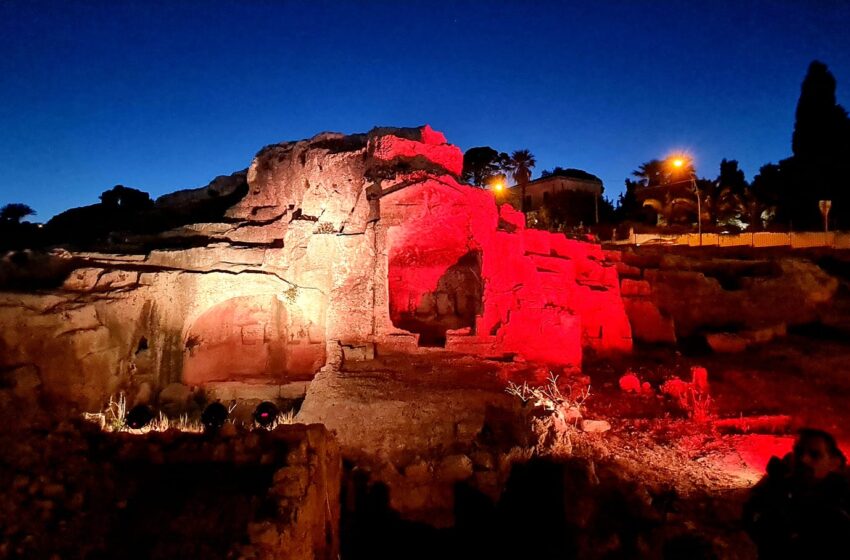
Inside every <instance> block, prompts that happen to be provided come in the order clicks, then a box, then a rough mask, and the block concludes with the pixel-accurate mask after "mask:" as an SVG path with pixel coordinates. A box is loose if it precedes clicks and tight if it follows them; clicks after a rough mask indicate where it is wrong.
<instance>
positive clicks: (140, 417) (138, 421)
mask: <svg viewBox="0 0 850 560" xmlns="http://www.w3.org/2000/svg"><path fill="white" fill-rule="evenodd" d="M151 420H153V410H151V409H150V407H149V406H145V405H143V404H137V405H136V406H134V407H133V408H131V409H130V412H128V413H127V417H126V418H125V419H124V422H125V423H126V424H127V427H128V428H130V429H131V430H141V429H142V428H144V427H145V426H147V425H148V424H150V423H151Z"/></svg>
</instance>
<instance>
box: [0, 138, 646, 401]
mask: <svg viewBox="0 0 850 560" xmlns="http://www.w3.org/2000/svg"><path fill="white" fill-rule="evenodd" d="M462 165H463V157H462V153H461V151H460V150H459V149H458V148H457V147H455V146H452V145H450V144H448V143H446V140H445V137H444V136H443V135H442V134H440V133H439V132H435V131H433V130H432V129H431V128H430V127H427V126H426V127H422V128H416V129H376V130H373V131H372V132H370V133H368V134H361V135H351V136H344V135H340V134H332V133H325V134H321V135H318V136H316V137H314V138H312V139H310V140H304V141H299V142H289V143H283V144H277V145H273V146H268V147H266V148H264V149H262V150H261V151H260V152H259V153H258V154H257V155H256V157H255V158H254V160H253V162H252V163H251V166H250V167H249V168H248V170H247V172H240V173H238V174H236V175H234V178H233V181H231V182H234V184H236V183H239V181H243V180H245V179H244V178H245V177H247V192H246V194H245V195H244V196H242V198H241V199H239V200H238V201H237V202H236V203H235V204H232V205H231V206H230V207H229V208H227V209H226V210H224V211H223V214H221V215H220V218H218V219H219V221H218V222H215V221H208V222H205V223H199V224H190V225H184V226H180V227H177V228H176V229H172V230H169V231H165V232H162V233H160V234H159V235H157V236H155V237H152V236H150V235H148V234H146V236H145V237H143V238H140V241H139V247H140V250H139V251H137V252H136V253H135V254H130V253H132V251H128V250H127V249H126V248H123V253H122V254H120V255H119V254H106V253H86V254H77V255H72V256H73V257H74V259H72V260H69V261H67V262H69V263H70V264H69V265H68V266H69V267H71V268H74V267H76V270H74V271H73V272H72V273H71V275H70V276H69V277H68V278H67V279H66V281H65V283H64V285H63V286H62V287H61V288H58V289H55V290H52V291H51V292H49V293H42V294H26V295H21V294H11V293H5V294H4V293H0V350H3V352H0V356H2V357H0V362H2V363H0V366H2V367H6V368H10V367H11V368H14V369H15V371H20V372H23V373H21V376H23V377H26V378H27V380H26V381H25V382H23V383H24V384H29V385H35V386H37V385H38V384H39V383H41V385H42V386H43V387H44V388H45V389H46V390H49V391H55V392H57V393H61V394H63V395H71V396H80V395H82V397H81V398H79V399H78V400H81V401H83V402H88V403H91V402H99V401H101V400H102V399H103V398H104V396H105V395H108V394H111V393H114V392H115V391H116V390H120V389H125V390H127V391H128V392H129V393H130V394H131V400H132V394H134V393H137V394H138V395H140V396H139V399H142V397H141V395H143V394H145V395H146V394H147V393H145V391H143V390H142V389H138V387H141V386H144V385H146V386H148V387H149V388H150V387H152V388H154V389H156V388H160V387H164V386H165V385H168V384H170V383H175V382H178V383H184V384H186V385H198V386H206V385H209V384H216V383H233V382H239V383H249V384H257V383H266V384H280V385H285V384H286V383H289V382H292V381H296V380H302V379H305V378H310V377H311V376H312V375H313V374H314V373H315V372H316V371H317V370H318V369H319V368H321V367H322V366H323V365H325V364H328V365H329V366H330V367H334V366H335V365H336V364H338V363H339V361H340V360H341V359H343V356H347V357H348V358H349V359H353V358H355V357H359V358H364V357H368V356H370V355H372V354H373V353H374V348H375V347H377V348H378V350H379V351H402V352H412V353H421V352H431V351H433V350H432V349H431V348H429V347H435V346H436V347H443V348H445V349H446V350H450V351H454V352H460V353H467V354H473V355H480V356H499V357H504V356H506V355H516V356H518V357H520V358H523V359H525V360H530V361H539V362H542V363H547V364H556V365H561V366H572V367H579V366H580V364H581V357H582V352H583V350H584V349H588V348H590V349H593V350H595V351H599V352H607V351H626V350H629V349H630V348H631V331H630V327H629V322H628V320H627V317H626V310H625V308H624V307H623V303H622V299H621V296H620V286H619V282H618V277H617V271H616V268H615V267H614V263H612V262H609V261H608V260H607V259H606V257H605V255H604V254H603V252H602V251H601V249H600V247H599V246H598V245H595V244H592V243H584V242H579V241H575V240H570V239H567V238H566V237H564V236H563V235H557V234H550V233H547V232H543V231H537V230H526V229H525V227H524V217H523V216H522V215H521V214H519V213H517V212H515V211H513V210H511V209H510V208H509V207H507V206H504V207H502V208H501V209H498V208H497V207H496V204H495V202H494V200H493V198H492V196H491V195H490V193H489V192H487V191H483V190H480V189H475V188H472V187H469V186H466V185H461V184H459V183H458V181H457V176H458V175H459V174H460V172H461V169H462ZM225 179H227V178H219V179H216V182H215V183H216V184H218V183H222V181H224V182H226V180H225ZM242 184H243V185H244V183H242ZM213 191H215V192H218V191H216V190H215V189H214V188H212V186H211V187H206V188H203V189H197V190H195V191H186V192H180V193H175V194H172V195H168V196H166V197H163V198H162V199H161V200H160V201H157V208H161V209H164V210H168V211H170V212H171V213H172V215H174V214H179V215H191V209H192V207H193V206H192V205H193V204H198V203H200V201H203V200H206V199H208V198H209V197H211V196H214V195H215V193H214V192H213ZM234 192H236V191H234ZM228 196H230V195H228ZM205 216H206V219H207V220H210V216H209V214H205ZM122 237H124V238H125V239H130V242H132V239H131V236H127V235H122ZM198 239H203V240H205V242H204V243H203V244H201V245H202V246H195V247H193V248H190V249H186V248H184V247H185V246H186V243H185V240H191V244H192V245H198ZM150 246H154V247H156V248H155V249H154V250H150V249H149V247H150ZM143 247H144V249H142V248H143ZM33 371H35V372H37V374H36V377H38V379H29V378H30V377H33V376H32V375H31V374H32V372H33ZM23 377H22V379H23ZM149 392H150V391H149V390H148V393H149ZM275 394H277V393H275ZM145 398H147V397H145ZM153 398H155V393H154V397H153ZM142 400H144V399H142Z"/></svg>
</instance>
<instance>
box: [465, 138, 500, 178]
mask: <svg viewBox="0 0 850 560" xmlns="http://www.w3.org/2000/svg"><path fill="white" fill-rule="evenodd" d="M507 159H508V155H507V154H506V153H499V152H497V151H496V150H494V149H493V148H491V147H489V146H481V147H478V148H470V149H468V150H466V152H465V153H464V154H463V172H462V173H461V179H463V180H464V181H466V182H467V183H470V184H472V185H475V186H476V187H483V186H484V185H485V183H486V182H487V179H488V178H490V177H492V176H493V175H496V174H498V173H499V172H501V171H502V170H503V167H504V163H505V161H507Z"/></svg>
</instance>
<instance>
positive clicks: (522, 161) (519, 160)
mask: <svg viewBox="0 0 850 560" xmlns="http://www.w3.org/2000/svg"><path fill="white" fill-rule="evenodd" d="M535 165H537V161H536V160H535V159H534V156H533V155H532V153H531V152H530V151H528V150H516V151H514V152H513V153H512V154H511V155H510V158H509V159H508V161H507V163H506V166H505V167H506V170H507V171H508V172H509V173H510V174H511V176H512V177H513V179H514V181H516V184H517V185H518V186H519V188H520V195H521V196H522V199H521V201H520V210H521V211H522V212H525V186H526V184H527V183H528V182H529V181H530V180H531V170H532V168H533V167H534V166H535Z"/></svg>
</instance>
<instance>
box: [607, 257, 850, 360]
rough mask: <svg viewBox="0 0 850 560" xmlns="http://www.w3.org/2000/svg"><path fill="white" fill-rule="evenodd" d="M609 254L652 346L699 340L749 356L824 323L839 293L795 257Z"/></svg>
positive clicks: (632, 314) (637, 324)
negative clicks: (750, 349) (747, 351)
mask: <svg viewBox="0 0 850 560" xmlns="http://www.w3.org/2000/svg"><path fill="white" fill-rule="evenodd" d="M606 254H607V256H608V259H610V260H612V261H617V270H618V272H619V276H620V292H621V294H622V296H623V302H624V305H625V309H626V312H627V314H628V317H629V322H630V324H631V327H632V333H633V336H634V339H635V340H636V341H640V342H647V343H666V344H675V343H676V342H677V341H678V340H680V339H682V338H685V337H691V336H694V335H699V336H706V337H707V338H708V342H709V344H710V345H711V346H712V347H713V348H714V349H715V350H716V351H731V350H732V349H733V347H734V349H737V350H743V349H744V348H745V347H746V346H747V344H748V342H747V341H748V340H749V342H751V343H758V342H765V341H767V340H770V339H772V338H774V337H776V336H783V335H784V334H785V332H786V327H787V326H788V325H797V324H805V323H809V322H814V321H817V320H818V318H819V316H820V314H821V313H822V312H823V310H824V309H825V306H828V304H829V302H830V301H831V300H832V298H833V296H834V295H835V292H836V290H837V289H838V286H839V282H838V280H837V279H836V278H834V277H832V276H830V275H829V274H827V273H826V272H824V271H823V270H822V269H821V268H820V267H818V266H817V265H816V264H815V263H813V262H811V261H810V260H807V259H805V258H803V257H797V256H794V254H789V255H785V256H781V257H776V258H771V259H762V260H758V259H740V258H722V257H708V256H702V257H701V256H698V255H688V256H686V255H682V254H675V253H671V252H669V251H666V250H663V249H652V248H645V249H640V250H623V251H606ZM726 335H732V336H733V339H730V338H729V337H728V336H726ZM730 344H731V345H732V346H730ZM715 346H716V347H715Z"/></svg>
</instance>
